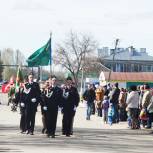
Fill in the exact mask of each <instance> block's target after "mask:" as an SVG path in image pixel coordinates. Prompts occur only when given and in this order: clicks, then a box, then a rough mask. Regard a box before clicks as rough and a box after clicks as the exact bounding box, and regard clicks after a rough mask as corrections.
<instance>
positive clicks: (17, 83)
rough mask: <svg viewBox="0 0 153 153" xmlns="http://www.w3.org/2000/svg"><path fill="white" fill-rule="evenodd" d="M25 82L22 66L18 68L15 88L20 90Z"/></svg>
mask: <svg viewBox="0 0 153 153" xmlns="http://www.w3.org/2000/svg"><path fill="white" fill-rule="evenodd" d="M21 82H23V75H22V71H21V68H20V66H19V67H18V71H17V75H16V83H15V87H16V88H18V87H19V86H20V83H21Z"/></svg>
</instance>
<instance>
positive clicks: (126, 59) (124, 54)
mask: <svg viewBox="0 0 153 153" xmlns="http://www.w3.org/2000/svg"><path fill="white" fill-rule="evenodd" d="M114 53H115V56H114V60H113V55H114ZM98 57H100V58H102V59H103V64H104V65H105V66H106V67H108V68H110V69H111V70H113V71H114V72H153V57H152V56H150V55H148V53H147V52H146V48H140V50H139V51H138V50H136V49H135V48H133V47H130V48H117V50H116V51H115V50H114V49H109V48H108V47H103V48H101V49H98Z"/></svg>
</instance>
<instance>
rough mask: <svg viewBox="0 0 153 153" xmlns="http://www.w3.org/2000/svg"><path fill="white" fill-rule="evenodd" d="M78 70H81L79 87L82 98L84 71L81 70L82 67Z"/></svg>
mask: <svg viewBox="0 0 153 153" xmlns="http://www.w3.org/2000/svg"><path fill="white" fill-rule="evenodd" d="M80 70H81V86H80V97H81V98H82V95H83V74H84V70H83V67H82V68H81V69H80Z"/></svg>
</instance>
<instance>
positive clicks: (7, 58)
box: [1, 48, 25, 80]
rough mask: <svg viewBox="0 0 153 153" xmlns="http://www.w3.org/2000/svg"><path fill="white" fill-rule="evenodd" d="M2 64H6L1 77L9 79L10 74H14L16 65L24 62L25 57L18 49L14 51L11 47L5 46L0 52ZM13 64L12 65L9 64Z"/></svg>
mask: <svg viewBox="0 0 153 153" xmlns="http://www.w3.org/2000/svg"><path fill="white" fill-rule="evenodd" d="M1 60H2V62H3V65H7V66H5V67H4V70H3V79H7V80H8V79H9V78H10V76H11V75H14V76H15V75H16V72H17V65H23V64H25V57H24V55H23V54H22V52H20V51H19V50H16V51H14V50H13V49H12V48H5V49H3V50H2V52H1ZM11 65H13V67H12V66H11ZM15 65H16V67H14V66H15Z"/></svg>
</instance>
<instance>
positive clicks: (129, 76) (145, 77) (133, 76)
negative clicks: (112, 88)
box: [99, 71, 153, 88]
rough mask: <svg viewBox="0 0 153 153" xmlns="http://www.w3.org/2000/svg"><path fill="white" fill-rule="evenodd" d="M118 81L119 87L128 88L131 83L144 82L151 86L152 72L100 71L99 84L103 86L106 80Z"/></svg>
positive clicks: (152, 81)
mask: <svg viewBox="0 0 153 153" xmlns="http://www.w3.org/2000/svg"><path fill="white" fill-rule="evenodd" d="M108 81H109V82H110V83H111V84H113V83H114V82H118V83H119V87H123V88H129V87H130V86H131V85H143V84H145V83H147V84H149V85H150V86H151V87H153V72H111V78H110V80H109V72H104V71H102V72H101V73H100V76H99V82H100V85H102V86H105V85H106V84H107V82H108Z"/></svg>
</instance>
